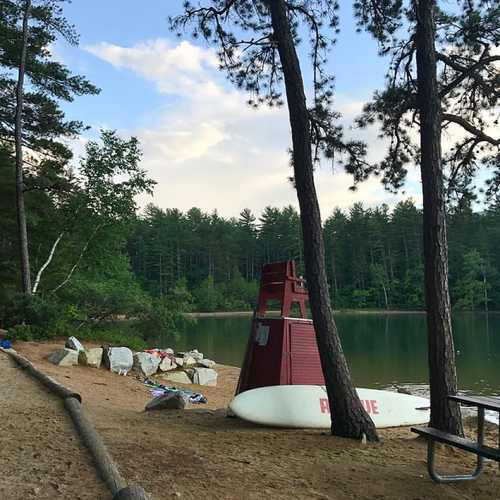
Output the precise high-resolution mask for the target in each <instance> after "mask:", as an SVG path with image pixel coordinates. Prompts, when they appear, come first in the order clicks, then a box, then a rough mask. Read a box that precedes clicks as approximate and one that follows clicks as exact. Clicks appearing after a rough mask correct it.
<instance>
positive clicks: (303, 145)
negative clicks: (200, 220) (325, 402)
mask: <svg viewBox="0 0 500 500" xmlns="http://www.w3.org/2000/svg"><path fill="white" fill-rule="evenodd" d="M199 5H200V6H199V7H195V6H193V5H191V3H190V2H185V4H184V14H183V15H181V16H179V17H177V18H174V19H172V27H173V28H174V29H183V28H185V27H186V26H187V25H188V24H190V25H192V26H193V34H194V35H196V36H198V35H200V36H203V37H204V38H205V39H206V40H208V41H209V42H211V43H212V44H214V45H215V46H216V47H217V50H218V54H219V60H220V65H221V68H222V69H224V70H226V72H227V75H228V77H229V79H230V80H231V81H232V82H234V83H235V84H236V85H237V86H238V87H240V88H243V89H245V90H247V91H248V92H250V93H251V94H253V98H252V99H251V100H250V101H251V104H253V105H255V106H258V105H259V104H263V103H267V104H270V105H280V104H282V102H283V100H282V93H283V87H284V89H285V94H286V101H287V105H288V111H289V118H290V126H291V130H292V145H293V147H292V149H293V152H292V164H293V169H294V179H293V180H294V184H295V188H296V192H297V197H298V201H299V206H300V217H301V225H302V234H303V238H304V264H305V271H306V272H305V274H306V278H307V281H308V288H309V295H310V298H311V302H310V303H311V311H312V317H313V321H314V327H315V330H316V338H317V342H318V347H319V352H320V357H321V364H322V368H323V373H324V375H325V381H326V387H327V392H328V398H329V401H330V403H331V405H330V406H331V408H332V433H334V434H336V435H340V436H346V437H351V438H358V439H359V438H361V437H362V435H363V434H365V435H366V437H367V438H368V439H369V440H376V439H377V434H376V430H375V427H374V425H373V422H372V421H371V419H370V417H369V416H368V414H367V413H366V411H365V410H364V409H363V407H362V405H361V402H360V400H359V398H358V396H357V394H356V391H355V389H354V386H353V383H352V380H351V376H350V373H349V369H348V366H347V362H346V360H345V357H344V354H343V352H342V348H341V345H340V339H339V335H338V332H337V328H336V325H335V322H334V320H333V316H332V311H331V303H330V297H329V290H328V283H327V275H326V268H325V248H324V241H323V228H322V224H321V215H320V210H319V204H318V199H317V195H316V188H315V185H314V174H313V166H314V160H315V159H318V160H319V158H320V154H321V153H324V154H325V155H326V156H329V157H332V156H333V155H334V154H342V153H344V154H345V155H346V156H347V161H348V162H349V163H352V164H355V165H359V164H360V163H364V158H363V156H364V153H365V146H364V144H361V143H359V142H354V141H350V142H346V141H344V140H343V137H342V129H341V127H339V126H338V125H337V123H336V118H338V116H339V115H338V113H335V112H334V111H332V108H331V100H332V86H331V84H332V79H331V77H330V76H329V75H327V74H326V72H325V61H326V50H327V48H328V46H329V45H330V40H329V38H328V35H327V34H326V29H325V26H328V27H329V28H331V29H332V30H331V32H332V33H334V31H335V29H336V27H337V23H338V17H337V8H338V5H337V3H336V2H331V1H326V0H310V1H304V2H300V3H297V2H290V1H285V0H272V1H270V0H211V1H208V0H207V1H206V2H204V5H203V6H202V5H201V4H199ZM301 29H304V30H306V31H307V33H308V35H309V37H310V42H311V48H312V51H311V52H312V57H311V61H312V66H313V82H312V84H313V90H314V102H313V104H312V106H310V108H308V107H307V104H306V96H305V90H304V83H303V79H302V72H301V68H300V64H299V59H298V56H297V52H296V45H297V43H298V41H299V31H300V30H301ZM240 36H241V38H240ZM350 168H351V169H353V168H356V167H355V166H351V167H350Z"/></svg>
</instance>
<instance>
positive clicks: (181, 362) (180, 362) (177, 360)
mask: <svg viewBox="0 0 500 500" xmlns="http://www.w3.org/2000/svg"><path fill="white" fill-rule="evenodd" d="M174 359H175V364H176V365H177V366H180V367H182V366H184V358H174Z"/></svg>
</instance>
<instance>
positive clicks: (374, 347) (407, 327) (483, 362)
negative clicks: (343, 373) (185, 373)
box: [159, 313, 500, 395]
mask: <svg viewBox="0 0 500 500" xmlns="http://www.w3.org/2000/svg"><path fill="white" fill-rule="evenodd" d="M335 319H336V322H337V326H338V329H339V332H340V335H341V338H342V345H343V347H344V352H345V355H346V357H347V360H348V362H349V365H350V367H351V373H352V376H353V379H354V383H355V385H356V386H358V387H371V388H382V387H388V386H390V385H392V384H397V385H411V386H415V385H419V384H427V340H426V318H425V315H424V314H389V315H385V314H356V313H338V314H336V315H335ZM250 322H251V319H250V317H225V318H198V320H197V323H196V324H195V325H192V326H190V327H189V328H187V329H186V331H184V332H183V333H182V335H181V336H180V338H179V339H177V340H173V339H168V338H162V339H159V343H160V346H161V347H174V348H175V349H176V350H179V351H183V350H187V349H190V348H197V349H198V350H199V351H201V352H203V354H204V355H205V356H206V357H208V358H211V359H214V360H215V361H217V362H219V363H222V364H227V365H233V366H241V363H242V360H243V356H244V353H245V347H246V343H247V339H248V335H249V332H250ZM453 328H454V335H455V348H456V350H457V371H458V378H459V388H460V390H461V391H466V392H469V391H470V392H474V393H476V394H495V395H497V394H500V314H491V313H490V314H489V315H486V314H481V313H461V314H455V315H454V316H453Z"/></svg>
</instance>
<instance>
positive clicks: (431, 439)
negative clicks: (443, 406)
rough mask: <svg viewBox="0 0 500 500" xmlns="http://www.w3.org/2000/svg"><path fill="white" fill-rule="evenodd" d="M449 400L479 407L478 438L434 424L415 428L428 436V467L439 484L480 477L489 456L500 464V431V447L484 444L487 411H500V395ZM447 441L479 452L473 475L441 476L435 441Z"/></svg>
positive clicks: (452, 397)
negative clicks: (455, 432)
mask: <svg viewBox="0 0 500 500" xmlns="http://www.w3.org/2000/svg"><path fill="white" fill-rule="evenodd" d="M448 399H450V400H452V401H456V402H457V403H460V404H462V405H465V406H475V407H477V439H476V440H472V439H467V438H463V437H461V436H456V435H454V434H449V433H447V432H443V431H440V430H439V429H435V428H433V427H412V428H411V430H412V431H413V432H415V433H417V434H419V435H420V436H422V437H424V438H425V439H427V470H428V472H429V476H430V477H431V478H432V479H433V480H434V481H436V482H438V483H447V482H451V481H470V480H473V479H476V478H477V477H478V476H479V475H480V474H481V472H482V471H483V465H484V463H483V461H484V459H485V458H487V459H490V460H495V461H496V462H498V463H499V467H500V432H499V441H498V447H497V448H493V447H491V446H486V445H485V444H484V412H485V410H493V411H496V412H498V413H499V417H500V398H496V397H491V396H472V395H471V396H448ZM436 442H438V443H444V444H447V445H450V446H454V447H456V448H460V449H462V450H465V451H469V452H471V453H474V454H475V455H477V461H476V468H475V469H474V471H473V472H472V473H471V474H459V475H441V474H438V473H437V472H436V471H435V467H434V464H435V461H434V456H435V443H436Z"/></svg>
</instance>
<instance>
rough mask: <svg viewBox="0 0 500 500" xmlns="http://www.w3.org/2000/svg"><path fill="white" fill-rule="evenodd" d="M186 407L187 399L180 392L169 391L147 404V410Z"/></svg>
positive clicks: (180, 408)
mask: <svg viewBox="0 0 500 500" xmlns="http://www.w3.org/2000/svg"><path fill="white" fill-rule="evenodd" d="M185 407H186V400H185V399H184V398H183V397H182V395H181V394H179V393H172V392H170V393H167V394H164V395H163V396H158V397H156V398H154V399H152V400H151V401H150V402H149V403H148V404H147V405H146V408H145V410H146V411H151V410H184V408H185Z"/></svg>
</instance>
